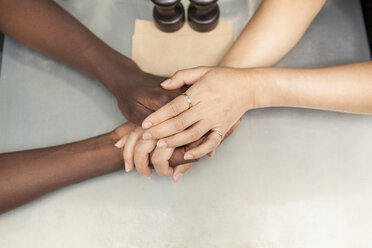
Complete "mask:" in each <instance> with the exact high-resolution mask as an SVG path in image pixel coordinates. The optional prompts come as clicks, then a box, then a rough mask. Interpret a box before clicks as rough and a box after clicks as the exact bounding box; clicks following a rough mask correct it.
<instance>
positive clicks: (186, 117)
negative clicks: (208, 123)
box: [143, 109, 210, 147]
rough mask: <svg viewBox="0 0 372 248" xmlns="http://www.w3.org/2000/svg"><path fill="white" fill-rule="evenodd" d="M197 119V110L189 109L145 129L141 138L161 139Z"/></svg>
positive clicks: (183, 128)
mask: <svg viewBox="0 0 372 248" xmlns="http://www.w3.org/2000/svg"><path fill="white" fill-rule="evenodd" d="M198 120H199V116H198V114H197V111H196V110H195V109H190V110H188V111H186V112H184V113H182V114H180V115H179V116H177V117H174V118H172V119H170V120H167V121H165V122H163V123H161V124H159V125H157V126H155V127H153V128H150V129H148V130H146V131H145V132H144V134H143V139H149V137H151V139H161V138H164V137H168V136H171V135H174V134H177V133H179V132H182V131H184V130H185V129H186V128H188V127H190V126H191V125H192V124H194V123H195V122H197V121H198ZM209 129H210V128H209ZM199 138H200V137H199ZM190 139H191V138H190ZM190 139H189V140H190ZM193 141H194V140H193ZM188 143H190V142H186V143H184V144H188ZM173 147H174V146H173Z"/></svg>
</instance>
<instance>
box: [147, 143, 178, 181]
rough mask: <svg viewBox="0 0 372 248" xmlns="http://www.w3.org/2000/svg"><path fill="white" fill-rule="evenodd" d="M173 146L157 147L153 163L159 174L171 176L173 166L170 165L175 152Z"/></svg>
mask: <svg viewBox="0 0 372 248" xmlns="http://www.w3.org/2000/svg"><path fill="white" fill-rule="evenodd" d="M173 151H174V149H173V148H155V150H154V153H153V154H152V156H151V163H152V165H153V166H154V169H155V171H156V172H157V173H158V175H159V176H170V175H172V174H173V168H171V167H169V161H168V160H169V159H170V158H171V156H172V154H173Z"/></svg>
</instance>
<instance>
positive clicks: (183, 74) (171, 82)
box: [160, 66, 212, 90]
mask: <svg viewBox="0 0 372 248" xmlns="http://www.w3.org/2000/svg"><path fill="white" fill-rule="evenodd" d="M211 69H212V68H211V67H204V66H203V67H196V68H192V69H186V70H181V71H177V72H176V73H175V74H174V75H173V76H172V77H171V78H169V79H167V80H165V81H164V82H162V83H161V84H160V85H161V86H162V87H163V88H164V89H166V90H174V89H179V88H181V87H182V86H184V85H191V84H194V83H195V82H197V81H198V80H199V79H200V78H201V77H202V76H204V74H205V73H207V72H208V71H210V70H211Z"/></svg>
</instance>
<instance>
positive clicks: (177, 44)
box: [132, 20, 234, 76]
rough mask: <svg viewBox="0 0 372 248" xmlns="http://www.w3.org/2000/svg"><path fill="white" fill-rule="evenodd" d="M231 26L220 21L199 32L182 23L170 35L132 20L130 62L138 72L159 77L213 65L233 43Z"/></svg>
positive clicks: (140, 21) (146, 23)
mask: <svg viewBox="0 0 372 248" xmlns="http://www.w3.org/2000/svg"><path fill="white" fill-rule="evenodd" d="M233 36H234V27H233V23H232V22H230V21H227V22H220V23H219V24H218V26H217V27H216V28H215V29H214V30H212V31H210V32H208V33H200V32H196V31H194V30H193V29H191V28H190V26H189V25H188V24H187V23H186V24H185V25H184V26H183V27H182V28H181V29H180V30H178V31H177V32H174V33H165V32H162V31H160V30H159V29H158V28H157V27H156V26H155V24H154V23H153V22H151V21H144V20H136V24H135V29H134V35H133V38H132V59H133V60H134V61H135V62H136V63H137V64H138V65H139V66H140V67H141V69H142V70H144V71H146V72H150V73H153V74H157V75H162V76H170V75H172V74H173V73H174V72H175V71H177V70H180V69H185V68H191V67H196V66H201V65H204V66H212V65H216V64H217V63H218V62H219V60H220V59H221V58H222V57H223V55H224V54H225V53H226V52H227V50H228V49H229V48H230V46H231V45H232V43H233Z"/></svg>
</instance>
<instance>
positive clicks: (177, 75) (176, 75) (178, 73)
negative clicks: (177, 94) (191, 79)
mask: <svg viewBox="0 0 372 248" xmlns="http://www.w3.org/2000/svg"><path fill="white" fill-rule="evenodd" d="M181 74H182V70H178V71H176V72H175V73H174V75H173V77H172V79H175V78H178V77H180V76H181Z"/></svg>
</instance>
